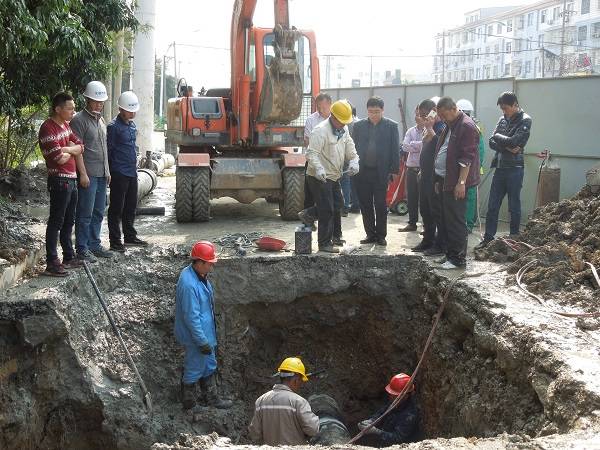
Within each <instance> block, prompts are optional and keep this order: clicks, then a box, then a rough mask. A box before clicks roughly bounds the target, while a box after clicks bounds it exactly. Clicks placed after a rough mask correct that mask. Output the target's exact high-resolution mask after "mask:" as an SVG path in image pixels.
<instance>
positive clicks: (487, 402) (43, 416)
mask: <svg viewBox="0 0 600 450" xmlns="http://www.w3.org/2000/svg"><path fill="white" fill-rule="evenodd" d="M187 252H188V246H187V245H181V246H176V245H173V246H164V247H153V248H149V249H138V250H134V251H132V252H130V253H129V254H128V255H126V256H121V255H119V256H118V257H117V258H116V259H114V260H113V261H109V262H106V263H104V264H103V265H95V266H94V267H93V272H94V274H95V277H96V280H97V282H98V285H99V287H100V289H101V290H102V291H103V292H104V294H105V297H106V299H107V301H108V303H109V305H110V308H111V310H112V311H113V313H114V315H115V318H116V321H117V324H118V325H119V327H120V329H121V332H122V334H123V337H124V339H125V341H126V342H127V344H128V346H129V350H130V352H131V353H132V355H133V358H134V359H135V361H136V363H137V365H138V368H139V370H140V373H141V375H142V377H143V378H144V380H145V382H146V384H147V386H148V388H149V390H150V391H151V393H152V398H153V403H154V405H155V409H154V413H153V415H149V414H148V413H147V412H146V411H145V409H144V406H143V404H142V400H141V394H140V389H139V387H138V385H137V384H136V381H135V378H134V376H133V373H132V371H131V369H130V368H129V367H128V366H127V364H126V363H125V358H124V355H123V353H122V350H121V349H120V348H119V346H118V345H117V341H116V339H115V337H114V336H113V334H112V333H111V331H110V328H109V326H108V322H107V320H106V318H105V317H104V315H103V312H102V310H101V309H100V306H99V304H98V302H97V300H96V299H95V297H94V294H93V292H92V290H91V287H90V285H89V283H88V281H87V279H86V278H85V274H84V272H83V271H79V272H77V273H76V274H74V275H72V276H71V277H69V279H66V280H60V281H56V282H55V283H52V284H47V283H41V282H39V280H32V281H30V282H28V283H24V284H22V285H21V286H18V287H17V288H13V289H11V290H10V291H9V292H7V293H6V294H5V295H3V296H2V297H0V404H1V405H2V408H0V410H1V411H2V413H1V414H0V448H6V449H21V448H49V449H54V448H77V449H83V450H86V449H100V448H103V449H104V448H114V449H142V448H149V447H150V446H152V444H154V443H159V442H162V443H165V444H156V445H154V446H153V448H210V447H213V446H217V447H218V446H226V445H234V444H235V445H238V444H239V445H242V444H249V442H248V438H247V433H246V427H247V424H248V423H249V420H250V417H251V414H252V405H253V402H254V400H255V399H256V397H258V396H259V395H260V394H262V393H263V392H265V391H266V390H268V389H270V386H271V384H272V383H273V378H272V377H271V375H272V374H273V372H274V371H275V368H276V366H277V364H278V363H279V362H280V361H281V359H283V357H285V356H287V355H299V356H301V357H302V358H303V360H304V361H305V362H306V364H307V366H308V370H318V369H326V373H325V374H324V375H323V376H321V377H318V378H316V379H313V380H312V381H311V382H309V383H307V385H306V389H305V390H304V391H303V392H302V394H303V395H304V396H306V397H308V396H309V395H311V394H315V393H321V394H327V395H330V396H332V397H333V398H334V399H335V400H336V402H337V403H338V405H339V406H340V409H341V410H342V412H343V415H344V417H343V419H344V422H345V423H346V425H347V426H348V428H349V429H350V431H351V432H355V431H356V425H355V424H356V423H357V422H358V421H359V420H362V419H364V418H365V417H367V416H368V415H370V414H371V413H372V412H373V410H374V409H375V408H377V407H378V406H379V405H380V404H381V402H382V401H383V400H384V398H385V393H384V391H383V386H385V384H386V383H387V381H388V379H389V376H390V375H391V374H393V373H397V372H399V371H406V372H411V371H412V370H413V368H414V366H415V364H416V362H417V359H418V357H419V356H420V353H421V351H422V349H423V346H424V343H425V339H426V337H427V334H428V333H429V330H430V327H431V324H432V318H433V316H434V314H435V313H436V311H437V309H438V307H439V304H440V301H441V295H442V293H443V290H444V289H445V287H446V286H447V285H448V282H447V280H445V279H444V278H441V277H439V276H438V275H436V274H435V273H433V272H432V271H431V270H430V269H429V267H428V266H427V265H426V264H425V263H424V262H423V261H422V259H420V258H419V257H416V256H414V257H412V256H378V255H360V256H354V255H348V256H339V257H336V258H328V257H320V256H309V257H251V258H232V259H224V260H222V261H220V263H219V264H218V265H217V268H216V271H215V273H214V274H213V277H212V279H213V282H214V285H215V290H216V299H217V311H216V313H217V314H216V316H217V324H218V333H219V352H218V357H219V361H220V389H221V391H222V393H224V394H226V395H228V396H230V397H232V398H233V400H234V407H233V408H232V409H231V410H229V411H216V410H214V409H212V408H208V407H205V408H201V410H200V412H199V413H198V414H196V415H192V414H191V413H187V412H184V411H182V410H181V407H180V404H179V401H178V389H179V378H180V374H181V372H180V366H181V361H182V357H183V354H182V351H181V349H180V347H179V346H178V345H177V343H176V341H175V339H174V337H173V334H172V327H173V308H174V288H175V284H176V281H177V277H178V274H179V272H180V270H181V269H182V268H183V267H184V266H185V265H186V264H187ZM485 269H486V267H485V266H482V270H483V271H485ZM490 272H491V270H490ZM497 283H498V277H497V276H496V275H487V276H482V277H481V278H478V279H475V278H473V279H468V280H465V282H464V283H459V284H458V285H457V287H456V288H455V290H453V292H452V293H451V295H450V297H449V301H450V303H449V305H448V307H447V310H446V312H445V314H444V317H443V320H442V321H441V323H440V327H439V329H438V332H437V334H436V337H435V339H434V341H433V345H432V348H431V350H430V352H429V354H428V356H427V360H426V364H425V366H424V368H423V372H422V375H421V376H420V377H419V378H418V379H417V395H418V401H419V404H420V407H421V411H422V428H423V434H424V437H425V438H430V439H435V440H434V441H431V442H432V443H431V444H425V443H423V444H418V445H417V446H414V447H413V448H432V447H426V446H427V445H433V446H446V445H447V446H449V447H452V448H506V447H508V446H510V445H514V447H513V448H540V446H544V447H546V448H561V446H562V445H563V444H565V443H566V442H570V440H571V439H573V436H574V435H573V434H566V433H580V435H581V434H582V433H591V432H592V431H594V430H596V429H597V428H596V427H597V424H598V418H597V415H598V411H599V410H600V397H599V395H598V393H599V392H600V386H598V381H597V380H598V375H599V374H600V369H599V368H600V357H599V355H598V353H597V343H598V336H597V335H596V333H595V332H594V331H587V332H586V333H585V334H584V333H583V332H582V331H581V330H578V331H576V332H575V333H572V334H571V335H570V336H568V337H566V336H564V335H563V334H562V333H563V332H564V328H561V327H562V322H555V321H554V319H553V318H552V317H545V316H541V315H539V314H537V313H536V311H535V305H532V304H531V302H529V301H528V300H527V299H526V298H525V297H523V296H519V295H511V296H510V298H505V297H503V296H502V295H498V292H499V287H498V285H497ZM476 291H477V292H476ZM515 300H517V301H518V302H519V304H518V305H513V304H512V303H513V302H515ZM528 308H529V309H528ZM536 314H537V315H536ZM542 326H543V330H542V329H541V328H540V327H542ZM590 342H592V344H593V345H591V346H590V345H589V344H590ZM586 345H587V347H586ZM594 348H596V351H594ZM8 405H10V407H8ZM213 432H216V433H218V435H220V436H227V437H228V438H229V439H230V440H231V444H226V443H224V441H223V440H222V439H221V438H217V436H216V435H214V434H213V435H211V434H210V433H213ZM182 433H183V434H184V435H186V436H181V434H182ZM505 433H507V434H505ZM546 435H552V436H550V437H547V438H542V437H540V436H546ZM194 436H195V437H194ZM439 438H441V439H439ZM450 438H458V439H451V440H446V439H450ZM465 438H468V440H467V439H465ZM486 438H489V439H486ZM581 439H582V441H583V442H585V439H587V440H588V441H589V438H585V439H584V438H583V437H581ZM170 443H173V444H170Z"/></svg>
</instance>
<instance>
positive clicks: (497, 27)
mask: <svg viewBox="0 0 600 450" xmlns="http://www.w3.org/2000/svg"><path fill="white" fill-rule="evenodd" d="M496 32H497V33H498V34H502V24H501V23H499V24H498V25H497V26H496Z"/></svg>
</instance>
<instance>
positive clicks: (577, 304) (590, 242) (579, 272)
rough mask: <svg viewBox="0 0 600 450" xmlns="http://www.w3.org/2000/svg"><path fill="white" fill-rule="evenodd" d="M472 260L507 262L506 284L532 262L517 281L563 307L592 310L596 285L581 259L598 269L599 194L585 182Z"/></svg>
mask: <svg viewBox="0 0 600 450" xmlns="http://www.w3.org/2000/svg"><path fill="white" fill-rule="evenodd" d="M475 258H476V259H478V260H490V261H493V262H497V263H508V264H509V266H508V273H509V274H510V277H509V282H510V283H515V276H514V275H515V274H516V273H517V272H518V271H519V269H521V268H522V267H523V266H524V265H525V264H527V263H529V262H532V266H531V269H530V270H528V271H527V272H526V273H525V274H524V276H523V279H522V280H523V283H524V284H525V285H527V288H528V290H530V291H531V292H533V293H535V294H537V295H540V296H541V297H543V298H547V299H550V300H552V301H554V302H556V303H557V304H558V305H560V306H561V307H564V308H567V309H570V308H573V309H574V310H580V311H583V312H597V311H598V304H599V302H600V286H598V284H597V282H596V280H595V278H594V274H593V271H592V270H591V268H590V266H589V265H588V264H586V262H587V263H590V264H592V265H594V266H595V267H596V268H597V269H600V194H594V193H592V191H591V189H590V188H589V187H588V186H585V187H584V188H583V189H582V190H581V191H580V192H579V193H578V194H577V195H575V196H574V197H573V198H570V199H566V200H562V201H560V202H558V203H551V204H549V205H546V206H545V207H543V208H538V209H536V210H535V211H534V215H533V217H532V219H531V220H530V221H529V222H528V223H527V225H526V227H525V230H524V231H523V233H522V234H521V236H520V238H519V240H518V241H512V240H510V239H502V238H500V239H496V240H495V241H493V242H491V243H490V244H489V245H488V246H487V247H486V248H485V249H483V250H479V251H475ZM533 261H535V262H533Z"/></svg>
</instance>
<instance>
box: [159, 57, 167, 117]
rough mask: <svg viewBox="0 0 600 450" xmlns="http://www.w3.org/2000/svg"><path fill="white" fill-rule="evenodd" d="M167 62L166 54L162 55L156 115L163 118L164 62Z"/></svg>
mask: <svg viewBox="0 0 600 450" xmlns="http://www.w3.org/2000/svg"><path fill="white" fill-rule="evenodd" d="M166 62H167V55H163V60H162V67H161V71H160V103H159V105H160V106H159V108H158V117H160V118H161V119H162V118H163V108H164V99H165V90H166V89H165V64H166Z"/></svg>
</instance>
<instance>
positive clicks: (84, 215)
mask: <svg viewBox="0 0 600 450" xmlns="http://www.w3.org/2000/svg"><path fill="white" fill-rule="evenodd" d="M105 208H106V177H90V185H89V186H88V187H87V188H83V187H81V186H79V200H78V202H77V216H76V219H75V238H76V245H77V253H79V254H81V253H83V252H84V251H86V250H92V251H94V250H98V249H100V230H101V228H102V219H103V218H104V209H105Z"/></svg>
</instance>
